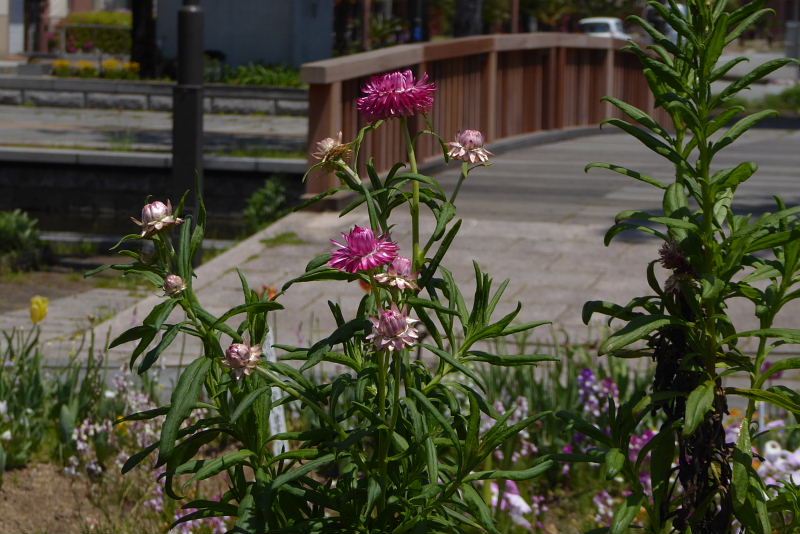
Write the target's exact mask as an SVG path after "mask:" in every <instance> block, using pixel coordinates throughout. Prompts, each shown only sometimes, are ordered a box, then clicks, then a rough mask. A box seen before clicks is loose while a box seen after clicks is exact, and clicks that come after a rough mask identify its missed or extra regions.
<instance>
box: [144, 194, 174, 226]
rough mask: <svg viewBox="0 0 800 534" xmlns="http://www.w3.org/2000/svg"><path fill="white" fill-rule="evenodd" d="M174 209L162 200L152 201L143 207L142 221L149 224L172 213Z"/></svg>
mask: <svg viewBox="0 0 800 534" xmlns="http://www.w3.org/2000/svg"><path fill="white" fill-rule="evenodd" d="M171 214H172V210H171V209H170V208H168V207H167V205H166V204H164V203H163V202H161V201H160V200H156V201H155V202H151V203H150V204H147V205H145V207H144V208H142V222H143V223H144V224H148V223H151V222H155V221H158V220H161V219H163V218H164V217H166V216H167V215H171Z"/></svg>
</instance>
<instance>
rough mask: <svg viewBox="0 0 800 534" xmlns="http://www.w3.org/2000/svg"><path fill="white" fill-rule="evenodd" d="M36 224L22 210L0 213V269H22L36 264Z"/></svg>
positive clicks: (37, 248)
mask: <svg viewBox="0 0 800 534" xmlns="http://www.w3.org/2000/svg"><path fill="white" fill-rule="evenodd" d="M36 223H37V221H36V219H32V218H30V217H28V215H27V214H26V213H25V212H23V211H22V210H18V209H17V210H14V211H0V267H6V268H8V267H10V268H11V269H24V268H27V267H30V266H33V265H35V264H36V263H37V262H38V258H39V247H40V244H41V243H40V241H39V231H38V230H37V229H36Z"/></svg>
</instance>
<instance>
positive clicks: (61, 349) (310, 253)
mask: <svg viewBox="0 0 800 534" xmlns="http://www.w3.org/2000/svg"><path fill="white" fill-rule="evenodd" d="M798 146H800V132H797V131H786V130H754V131H752V132H750V133H748V134H747V135H746V136H745V137H744V138H743V139H742V141H741V142H739V143H738V144H737V145H736V147H737V148H736V149H734V150H728V151H727V152H723V155H722V156H721V157H720V161H719V163H720V164H724V165H732V164H735V163H738V162H739V161H742V160H753V161H758V162H759V163H760V164H761V170H760V171H759V173H758V174H757V176H756V177H755V178H754V179H753V180H752V181H751V182H749V183H747V184H745V185H744V186H743V187H741V189H740V203H739V206H740V208H741V209H742V210H743V211H752V212H759V211H764V210H771V209H772V206H773V203H772V200H771V195H772V194H781V195H783V196H784V198H785V199H786V201H787V202H788V203H789V204H798V203H800V180H798V178H799V177H798V169H800V151H798V150H797V147H798ZM603 160H611V162H614V163H619V164H624V165H626V166H629V167H632V168H635V169H638V170H641V171H643V172H647V173H649V174H651V175H654V176H662V177H663V179H665V180H668V179H669V178H668V176H669V169H668V168H667V167H665V166H664V165H663V164H662V163H661V162H660V161H659V160H658V159H657V158H655V157H651V155H650V154H649V153H646V152H644V151H642V150H641V149H640V148H639V146H638V145H637V144H636V142H634V141H631V140H630V139H629V138H628V137H627V136H624V135H617V134H613V135H596V136H591V137H583V138H578V139H573V140H570V141H563V142H558V143H553V144H548V145H541V146H535V147H529V148H524V149H518V150H514V151H512V152H509V153H505V154H500V155H498V156H496V157H495V158H494V164H493V165H492V166H491V167H489V168H486V169H481V170H477V171H475V173H474V174H473V176H471V177H470V179H469V181H468V182H467V183H465V184H464V187H463V188H462V192H461V193H460V195H459V202H458V204H459V216H460V217H462V218H463V219H464V223H463V226H462V231H461V233H460V234H459V237H458V238H457V239H456V241H455V243H454V245H453V247H452V249H451V252H450V254H449V255H448V258H447V261H446V266H447V267H448V268H449V269H451V270H452V271H453V272H454V273H455V276H456V278H457V279H458V280H459V281H460V282H463V283H464V284H466V285H465V286H463V289H464V291H465V293H466V294H470V293H471V291H472V287H473V286H472V279H473V275H472V261H473V260H475V261H477V262H478V263H479V264H480V265H481V266H482V267H483V268H484V269H485V270H486V271H487V272H489V273H490V274H491V275H492V276H493V277H494V279H495V280H496V281H497V282H498V283H499V282H500V281H502V280H503V279H505V278H510V279H511V283H510V284H509V287H508V289H507V291H506V293H505V296H504V298H503V300H502V301H501V304H500V309H499V310H498V313H503V312H506V311H509V310H511V309H512V308H513V307H514V306H515V305H516V302H517V301H521V302H522V303H523V312H522V314H521V315H520V317H519V319H520V321H529V320H531V321H532V320H552V321H553V322H554V324H555V326H556V328H557V329H559V330H560V331H563V332H564V333H565V334H566V335H568V336H569V337H570V338H571V339H572V340H575V341H585V340H589V339H597V338H599V337H600V335H601V332H600V331H599V330H600V327H598V326H594V327H593V328H591V329H590V328H587V327H586V326H584V325H583V324H582V323H581V319H580V314H581V313H580V312H581V307H582V305H583V303H584V302H585V301H587V300H597V299H602V300H612V301H615V302H619V303H624V302H626V301H627V299H629V298H630V297H633V296H635V295H639V294H644V293H647V292H649V290H648V288H647V286H646V283H645V268H646V265H647V264H648V262H650V261H651V260H653V259H655V257H656V255H657V250H658V244H657V243H656V242H654V241H651V240H648V239H644V238H641V237H639V236H629V237H628V238H626V239H619V240H617V241H615V242H614V243H612V245H611V246H610V247H608V248H606V247H604V246H603V234H604V232H605V230H606V229H607V228H608V227H609V226H610V225H611V224H612V221H613V216H614V215H615V214H616V213H617V212H619V211H621V210H623V209H631V208H639V209H650V210H657V209H658V207H659V205H660V195H659V194H658V191H656V190H655V189H653V188H651V187H649V186H646V185H644V184H641V183H639V182H635V181H633V180H631V179H627V178H624V177H622V176H619V175H616V174H613V173H610V172H608V171H603V170H593V171H591V172H590V173H588V174H586V173H584V172H583V167H584V165H585V164H586V163H588V162H591V161H603ZM438 177H439V179H440V180H441V181H442V183H443V185H444V186H445V188H448V189H451V188H452V187H453V185H454V184H455V180H456V178H457V171H456V170H455V169H450V170H447V171H444V172H442V173H440V174H439V175H438ZM365 222H366V217H365V216H364V214H363V213H356V214H350V215H348V216H346V217H344V218H341V219H340V218H338V217H337V214H335V213H298V214H293V215H290V216H289V217H286V218H285V219H283V220H281V221H279V222H277V223H276V224H274V225H272V226H270V227H269V228H267V229H265V230H263V231H262V232H260V233H258V234H256V235H254V236H252V237H251V238H249V239H248V240H246V241H244V242H242V243H240V244H239V245H237V246H236V247H234V248H232V249H230V250H228V251H227V252H226V253H224V254H222V255H221V256H219V257H217V258H215V259H214V260H212V261H210V262H208V263H207V264H205V265H203V266H202V267H201V268H200V269H199V271H198V278H197V280H196V282H195V287H196V288H197V289H198V292H199V298H200V300H201V302H203V303H204V305H205V306H206V307H207V308H208V309H209V310H210V311H211V312H213V313H221V312H223V311H224V310H226V309H228V308H229V307H231V306H234V305H236V304H238V303H240V302H241V292H240V289H239V281H238V277H237V275H236V273H235V272H234V267H239V268H240V269H241V270H242V271H243V272H244V273H245V274H246V276H247V278H248V279H249V282H250V285H251V287H255V288H258V287H261V285H271V286H280V285H281V284H283V283H284V282H285V281H287V280H289V279H291V278H293V277H295V276H297V275H298V274H300V273H301V272H302V271H303V269H304V266H305V264H306V263H307V262H308V260H310V259H311V258H313V257H314V256H315V255H317V254H319V253H322V252H325V251H327V250H329V249H330V244H329V239H331V238H337V237H338V236H339V232H341V231H345V230H347V229H349V228H351V227H352V226H353V224H365ZM396 222H397V227H396V230H395V231H394V232H393V235H392V237H393V239H395V240H396V241H398V243H399V244H400V246H401V248H402V249H403V251H407V250H408V248H409V246H410V245H409V243H410V237H409V230H408V229H409V225H408V220H407V217H401V218H400V219H399V220H398V221H396ZM428 222H430V221H428ZM284 234H291V235H293V236H294V238H293V239H292V241H295V242H297V241H300V243H294V244H279V243H280V242H281V240H280V239H278V240H276V239H274V238H276V237H278V236H281V235H284ZM423 235H424V233H423ZM284 241H285V240H284ZM153 293H154V294H153V296H152V297H149V298H147V299H145V300H142V301H138V302H135V303H131V301H130V300H129V298H130V297H129V296H127V293H125V292H118V293H116V294H115V293H113V292H109V290H94V291H90V292H89V293H87V294H84V296H81V297H80V298H78V299H77V300H75V299H74V298H73V297H71V298H70V299H72V300H70V299H63V300H62V301H55V302H53V303H51V309H52V310H53V315H52V316H51V317H50V318H48V320H47V321H45V323H43V329H44V332H43V334H44V338H45V339H48V340H49V341H50V343H52V344H53V350H52V351H48V353H49V354H59V355H65V354H67V352H66V351H65V347H68V346H69V343H70V342H69V341H67V342H66V345H65V340H64V338H68V337H69V336H68V334H69V332H68V331H67V330H69V328H66V330H65V328H64V326H63V325H65V324H68V323H69V320H70V317H71V320H73V321H74V322H77V324H84V325H85V324H86V322H85V317H86V315H87V314H88V313H94V314H96V315H101V314H102V313H103V312H102V311H100V312H98V311H97V310H95V309H93V306H95V307H98V308H99V307H100V306H104V307H105V309H106V310H109V309H112V308H120V309H121V308H125V309H124V310H123V311H121V312H120V313H117V314H116V315H115V316H114V317H113V318H112V319H110V320H109V321H106V322H104V323H103V324H101V325H100V326H98V327H97V329H96V331H97V333H98V335H99V336H100V337H101V338H104V337H105V336H106V335H107V333H108V332H109V330H110V331H111V333H112V335H116V334H118V333H119V332H122V331H124V330H125V329H126V328H128V327H130V326H132V325H135V324H139V322H140V321H141V319H142V318H143V317H144V316H145V315H146V314H147V312H148V311H149V309H150V308H151V307H152V305H153V304H154V303H157V302H158V301H160V300H161V298H163V297H159V296H157V295H156V293H157V292H155V291H154V292H153ZM116 295H119V297H117V296H116ZM361 296H362V292H361V289H360V288H359V287H358V286H357V285H355V284H347V283H344V282H337V283H309V284H300V285H297V286H294V287H292V288H291V289H290V290H289V291H288V292H287V294H286V295H284V296H283V297H282V298H281V300H280V302H281V303H282V304H283V305H284V306H285V307H286V310H283V311H280V312H277V313H274V314H273V315H272V319H273V320H274V326H275V332H276V338H277V342H279V343H287V344H300V345H304V344H307V343H309V342H310V341H313V340H316V339H319V338H320V337H322V336H324V335H326V334H327V333H329V332H330V331H331V329H332V326H333V323H332V320H331V319H330V313H329V312H328V310H327V305H326V302H327V301H328V300H333V301H338V302H340V303H341V305H342V308H343V310H344V313H345V314H346V315H347V314H351V315H352V314H353V313H354V311H355V306H356V305H357V303H358V301H359V299H360V298H361ZM92 303H94V304H92ZM734 308H735V309H734V310H733V312H734V316H735V318H736V322H737V324H738V325H740V326H742V327H746V326H747V325H749V324H751V323H750V322H749V321H750V320H748V319H747V317H748V314H750V310H748V309H747V308H746V306H741V307H734ZM796 312H797V307H794V308H792V309H789V310H786V312H785V313H784V314H783V317H782V318H783V319H784V322H783V323H782V324H781V325H782V326H792V327H800V316H798V314H797V313H796ZM61 314H63V316H62V315H61ZM26 316H27V315H26V312H17V313H16V314H11V315H10V316H5V317H0V328H5V327H8V326H9V325H10V324H11V323H12V322H13V321H12V320H11V319H13V318H14V317H17V318H18V320H22V319H25V318H26ZM20 317H21V318H22V319H19V318H20ZM25 320H26V319H25ZM535 332H536V336H535V338H536V339H537V340H539V341H542V342H549V341H550V340H551V332H550V330H548V329H547V328H540V329H537V330H536V331H535ZM59 338H61V339H59ZM174 346H175V347H176V349H175V350H173V351H171V352H170V354H169V355H168V357H167V361H168V362H169V363H172V364H174V363H176V362H178V360H179V359H180V352H181V351H180V350H179V349H180V348H181V347H182V345H181V343H180V342H176V344H175V345H174ZM132 347H133V345H132V344H131V345H126V346H123V347H122V348H119V349H116V350H115V351H113V353H112V359H115V360H126V359H127V357H128V355H129V354H130V350H132ZM789 349H792V348H791V347H789ZM792 350H793V349H792ZM198 352H199V347H197V346H195V345H193V344H191V343H187V344H186V345H184V346H183V353H184V356H185V357H186V358H187V359H191V358H193V357H195V356H196V355H197V354H198Z"/></svg>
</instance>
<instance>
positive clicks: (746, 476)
mask: <svg viewBox="0 0 800 534" xmlns="http://www.w3.org/2000/svg"><path fill="white" fill-rule="evenodd" d="M752 469H753V450H752V446H751V445H750V429H749V428H748V425H746V424H740V425H739V439H737V440H736V448H735V449H734V451H733V502H734V504H735V506H736V507H737V508H738V507H740V506H744V503H745V501H746V500H747V493H748V491H749V489H750V471H751V470H752Z"/></svg>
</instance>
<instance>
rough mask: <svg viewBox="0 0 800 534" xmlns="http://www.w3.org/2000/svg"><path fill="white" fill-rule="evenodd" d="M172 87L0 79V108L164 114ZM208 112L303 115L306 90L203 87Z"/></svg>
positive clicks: (163, 84)
mask: <svg viewBox="0 0 800 534" xmlns="http://www.w3.org/2000/svg"><path fill="white" fill-rule="evenodd" d="M174 87H175V84H174V83H168V82H146V81H142V82H132V81H127V80H87V79H79V78H78V79H73V78H55V77H45V76H15V75H7V74H6V75H0V104H5V105H23V104H33V105H36V106H50V107H66V108H99V109H128V110H143V111H169V110H171V109H172V90H173V88H174ZM203 90H204V96H205V99H204V100H205V102H204V107H205V110H206V112H209V113H237V114H254V113H263V114H267V115H297V116H304V115H307V114H308V90H307V89H299V88H291V87H253V86H238V85H221V84H220V85H217V84H211V85H206V86H204V88H203Z"/></svg>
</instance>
